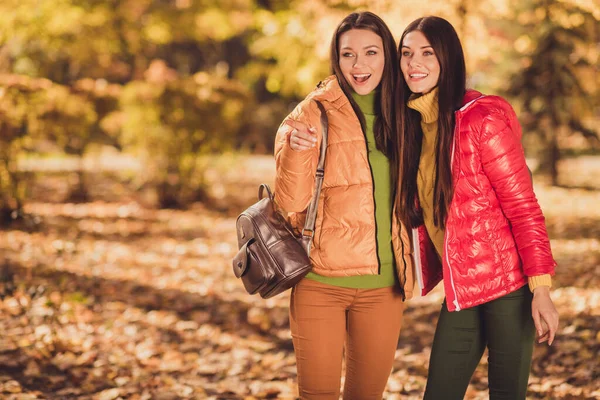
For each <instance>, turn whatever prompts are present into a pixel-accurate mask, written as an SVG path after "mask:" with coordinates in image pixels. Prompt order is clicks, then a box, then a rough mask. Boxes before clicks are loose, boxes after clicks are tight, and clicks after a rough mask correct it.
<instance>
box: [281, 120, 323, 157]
mask: <svg viewBox="0 0 600 400" xmlns="http://www.w3.org/2000/svg"><path fill="white" fill-rule="evenodd" d="M286 124H287V125H289V126H291V127H292V128H293V129H292V131H291V132H290V133H289V137H288V141H289V142H288V143H289V144H290V148H291V149H292V150H294V151H304V150H309V149H312V148H313V147H315V146H316V143H317V130H316V129H315V128H311V127H308V126H306V125H305V124H303V123H302V122H298V121H286Z"/></svg>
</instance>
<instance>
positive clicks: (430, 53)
mask: <svg viewBox="0 0 600 400" xmlns="http://www.w3.org/2000/svg"><path fill="white" fill-rule="evenodd" d="M423 55H424V56H432V55H433V51H431V50H425V51H424V52H423Z"/></svg>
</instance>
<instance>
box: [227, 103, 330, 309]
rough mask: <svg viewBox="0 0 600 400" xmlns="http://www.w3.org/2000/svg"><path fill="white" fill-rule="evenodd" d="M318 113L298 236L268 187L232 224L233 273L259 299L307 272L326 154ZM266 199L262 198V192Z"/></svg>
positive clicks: (290, 284)
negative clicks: (311, 180) (314, 160)
mask: <svg viewBox="0 0 600 400" xmlns="http://www.w3.org/2000/svg"><path fill="white" fill-rule="evenodd" d="M316 103H317V106H318V107H319V109H320V110H321V126H322V130H323V139H322V141H321V153H320V157H319V163H318V165H317V172H316V176H315V189H314V192H313V197H312V200H311V202H310V205H309V206H308V211H307V213H306V222H305V224H304V229H303V230H302V232H301V234H296V232H295V231H294V229H293V228H292V226H291V225H290V224H289V223H288V222H287V221H286V219H285V218H284V216H283V215H282V214H281V213H280V212H279V210H278V208H277V205H276V203H275V197H274V196H273V193H272V192H271V189H270V188H269V186H268V185H266V184H262V185H260V187H259V189H258V200H259V201H258V202H257V203H255V204H253V205H251V206H250V207H248V209H246V210H245V211H244V212H242V213H241V214H240V215H239V217H238V218H237V221H236V229H237V238H238V247H239V249H240V250H239V252H238V253H237V255H236V256H235V257H234V258H233V273H234V274H235V276H236V277H237V278H240V279H241V280H242V283H243V284H244V287H245V288H246V291H247V292H248V293H250V294H255V293H258V294H260V296H261V297H262V298H263V299H267V298H269V297H273V296H275V295H277V294H279V293H281V292H284V291H285V290H287V289H290V288H291V287H293V286H294V285H296V284H297V283H298V282H299V281H300V280H301V279H302V278H304V276H305V275H306V274H307V273H308V272H309V271H310V270H311V268H312V265H311V262H310V247H311V245H312V239H313V236H314V229H315V221H316V219H317V205H318V201H319V195H320V193H321V186H322V185H323V176H324V172H325V170H324V167H325V153H326V150H327V126H328V125H327V124H328V122H327V114H326V111H325V108H324V107H323V105H322V104H321V103H320V102H318V101H316ZM265 190H266V191H267V194H268V195H267V197H265V198H263V194H264V191H265Z"/></svg>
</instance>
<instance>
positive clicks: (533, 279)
mask: <svg viewBox="0 0 600 400" xmlns="http://www.w3.org/2000/svg"><path fill="white" fill-rule="evenodd" d="M539 286H548V287H552V277H551V276H550V274H544V275H538V276H530V277H529V290H531V292H533V291H534V290H535V288H537V287H539Z"/></svg>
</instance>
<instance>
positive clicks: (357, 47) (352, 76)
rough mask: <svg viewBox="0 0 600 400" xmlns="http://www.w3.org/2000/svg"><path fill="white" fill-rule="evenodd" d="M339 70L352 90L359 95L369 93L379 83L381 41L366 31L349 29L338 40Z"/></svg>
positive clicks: (381, 68) (381, 58)
mask: <svg viewBox="0 0 600 400" xmlns="http://www.w3.org/2000/svg"><path fill="white" fill-rule="evenodd" d="M338 51H339V55H340V69H341V70H342V74H344V78H346V81H347V82H348V83H349V84H350V86H352V89H354V91H355V92H356V93H358V94H360V95H365V94H368V93H371V92H372V91H373V90H374V89H375V88H376V87H377V86H378V85H379V82H381V76H382V75H383V67H384V65H385V57H384V54H383V41H382V40H381V37H380V36H379V35H377V34H376V33H374V32H372V31H370V30H366V29H351V30H349V31H347V32H344V33H342V35H341V36H340V39H339V50H338Z"/></svg>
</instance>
